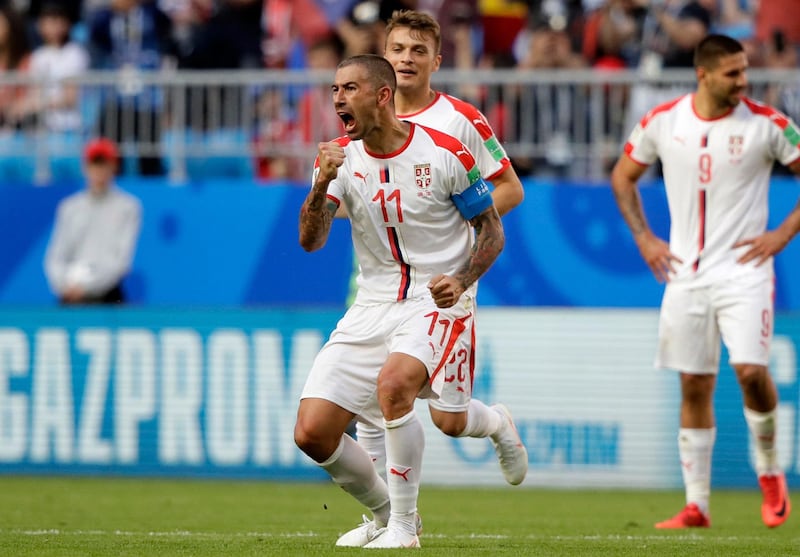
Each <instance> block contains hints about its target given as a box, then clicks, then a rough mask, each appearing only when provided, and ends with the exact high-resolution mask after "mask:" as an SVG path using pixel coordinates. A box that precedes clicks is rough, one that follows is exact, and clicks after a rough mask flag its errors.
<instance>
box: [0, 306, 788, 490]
mask: <svg viewBox="0 0 800 557" xmlns="http://www.w3.org/2000/svg"><path fill="white" fill-rule="evenodd" d="M339 315H340V312H339V311H338V310H337V311H333V310H331V311H321V310H303V309H295V310H274V309H270V310H241V309H237V310H225V311H222V310H219V309H208V310H200V309H196V310H192V309H183V310H180V311H176V310H172V309H143V308H139V309H137V308H116V309H72V310H59V309H42V308H39V309H17V310H15V309H10V308H3V309H0V472H4V473H22V472H24V473H48V474H50V473H53V474H113V475H148V476H196V477H199V476H208V477H242V478H259V479H279V480H284V479H285V480H323V479H324V478H325V477H326V476H325V474H324V473H323V472H322V471H321V470H320V469H319V468H318V467H317V466H315V465H314V464H313V463H312V462H311V461H310V460H309V459H308V458H307V457H305V456H304V455H302V453H300V451H299V450H298V449H297V448H296V447H295V445H294V442H293V438H292V429H293V424H294V419H295V413H296V410H297V401H298V397H299V394H300V390H301V389H302V386H303V383H304V381H305V377H306V374H307V372H308V369H309V367H310V365H311V362H312V360H313V358H314V355H315V354H316V352H317V350H318V349H319V348H320V346H321V345H322V343H323V342H324V341H325V339H326V338H327V335H328V333H329V331H330V330H331V329H332V328H333V327H334V325H335V323H336V320H337V319H338V317H339ZM657 323H658V316H657V311H656V310H654V309H613V310H612V309H567V308H552V309H533V308H506V309H500V308H485V309H483V310H481V316H480V328H479V333H478V335H479V344H478V361H477V370H478V373H477V379H476V383H475V395H476V396H477V397H479V398H481V399H483V400H486V401H494V400H503V401H504V402H505V403H506V404H508V406H509V407H510V408H511V409H512V410H513V411H514V414H515V417H516V420H517V426H518V428H519V430H520V434H521V436H522V438H523V440H524V442H525V444H526V446H527V448H528V452H529V458H530V464H531V473H530V474H529V475H528V479H527V480H526V485H530V486H549V487H625V488H632V487H641V488H676V487H678V486H680V481H681V480H680V468H679V464H678V458H677V454H675V451H674V446H675V436H676V434H677V433H676V432H677V419H678V416H677V407H678V398H679V393H678V381H677V377H676V376H675V375H674V374H673V373H670V372H664V371H659V370H655V369H654V368H653V365H652V362H653V354H654V353H655V346H656V332H657ZM798 346H800V314H797V313H791V314H779V315H778V318H777V321H776V335H775V347H774V350H773V362H772V366H771V367H772V369H773V372H774V376H775V378H776V383H777V384H778V387H779V393H780V407H779V415H780V418H779V419H780V421H781V429H780V435H779V439H778V443H779V445H780V455H781V459H782V462H781V464H782V466H785V468H786V470H787V477H788V478H789V481H790V482H794V481H798V480H800V477H799V476H800V458H799V456H800V451H798V447H800V427H798V421H797V420H798V413H797V407H798V404H799V403H800V391H799V390H798V382H797V356H796V354H797V347H798ZM725 359H726V356H723V360H725ZM425 406H426V404H425V403H424V402H422V401H420V402H419V403H418V412H420V414H421V415H423V416H426V415H427V410H426V409H425ZM716 412H717V415H718V418H719V421H720V427H719V434H718V442H717V446H716V449H715V459H714V471H713V480H714V483H715V484H716V485H718V486H725V487H744V486H750V485H752V482H753V471H752V462H751V459H750V457H749V455H748V452H747V444H746V443H744V442H743V441H744V440H745V439H746V436H747V429H746V426H745V423H744V418H743V416H742V407H741V400H740V395H739V392H738V387H737V385H736V382H735V379H734V376H733V372H732V370H731V369H730V368H729V366H727V365H726V364H725V365H723V366H722V371H721V376H720V386H719V391H718V393H717V399H716ZM423 423H424V424H425V428H426V442H427V448H426V454H425V459H426V462H425V476H424V480H423V481H425V482H428V483H435V484H451V485H503V484H504V481H503V478H502V475H501V474H500V471H499V469H498V467H497V463H496V458H495V456H494V453H493V449H492V447H491V445H490V444H489V443H488V442H486V441H485V440H475V439H451V438H447V437H445V436H444V435H443V434H441V433H439V432H438V431H437V430H435V429H434V427H433V426H432V425H431V422H430V420H429V419H428V418H427V417H424V418H423Z"/></svg>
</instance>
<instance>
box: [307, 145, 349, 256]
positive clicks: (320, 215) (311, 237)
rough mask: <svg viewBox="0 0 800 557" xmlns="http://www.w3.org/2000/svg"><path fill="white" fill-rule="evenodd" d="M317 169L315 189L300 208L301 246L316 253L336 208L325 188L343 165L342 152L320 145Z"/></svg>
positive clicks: (342, 150) (328, 228)
mask: <svg viewBox="0 0 800 557" xmlns="http://www.w3.org/2000/svg"><path fill="white" fill-rule="evenodd" d="M317 158H318V161H319V164H318V169H319V171H318V172H317V173H316V175H315V178H314V185H312V186H311V191H310V192H308V196H307V197H306V200H305V201H304V202H303V206H302V207H301V208H300V245H301V246H302V247H303V249H304V250H306V251H315V250H318V249H320V248H321V247H322V246H324V245H325V242H326V241H327V240H328V234H330V231H331V223H332V222H333V216H334V215H335V214H336V209H337V208H338V206H337V204H336V203H334V202H333V201H332V200H331V199H330V198H328V185H329V184H330V183H331V182H332V181H333V179H334V178H336V174H337V172H338V170H339V167H340V166H342V164H343V163H344V149H343V148H342V146H341V145H339V144H338V143H335V142H333V141H331V142H329V143H320V144H319V155H318V157H317Z"/></svg>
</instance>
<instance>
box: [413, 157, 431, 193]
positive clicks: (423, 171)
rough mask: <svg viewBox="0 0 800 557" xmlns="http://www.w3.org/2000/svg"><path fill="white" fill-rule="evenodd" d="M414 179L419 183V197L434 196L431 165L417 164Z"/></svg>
mask: <svg viewBox="0 0 800 557" xmlns="http://www.w3.org/2000/svg"><path fill="white" fill-rule="evenodd" d="M414 179H415V180H416V182H417V197H430V196H431V195H432V192H431V165H430V163H425V164H415V165H414Z"/></svg>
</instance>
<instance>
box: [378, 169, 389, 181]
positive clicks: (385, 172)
mask: <svg viewBox="0 0 800 557" xmlns="http://www.w3.org/2000/svg"><path fill="white" fill-rule="evenodd" d="M379 176H380V181H381V182H380V183H381V184H388V183H389V167H388V166H384V167H382V168H381V171H380V173H379Z"/></svg>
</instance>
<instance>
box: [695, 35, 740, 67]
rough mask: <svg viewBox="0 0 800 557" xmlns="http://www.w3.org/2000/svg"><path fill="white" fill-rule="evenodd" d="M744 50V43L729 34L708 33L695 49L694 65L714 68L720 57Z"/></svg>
mask: <svg viewBox="0 0 800 557" xmlns="http://www.w3.org/2000/svg"><path fill="white" fill-rule="evenodd" d="M739 52H744V46H742V43H740V42H739V41H737V40H736V39H733V38H731V37H728V36H727V35H707V36H706V37H705V38H704V39H703V40H702V41H700V43H699V44H698V45H697V47H696V48H695V49H694V67H695V68H700V67H703V68H708V69H712V70H713V69H714V68H716V67H717V64H718V63H719V60H720V58H722V57H723V56H729V55H731V54H738V53H739Z"/></svg>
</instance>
